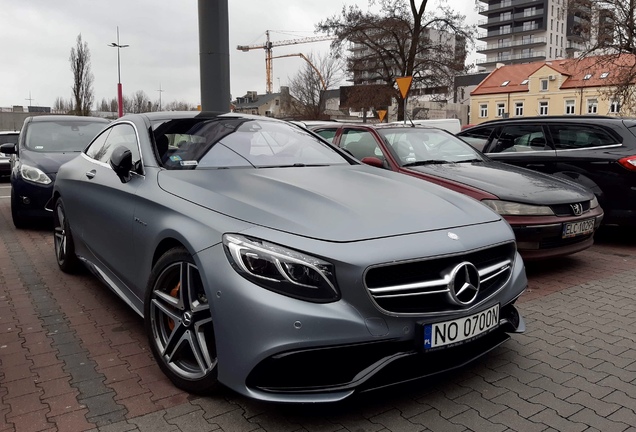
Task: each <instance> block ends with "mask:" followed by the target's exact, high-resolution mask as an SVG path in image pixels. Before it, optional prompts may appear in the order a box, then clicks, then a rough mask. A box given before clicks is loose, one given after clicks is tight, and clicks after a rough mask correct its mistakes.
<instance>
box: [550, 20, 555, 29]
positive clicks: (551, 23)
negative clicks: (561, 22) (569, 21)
mask: <svg viewBox="0 0 636 432" xmlns="http://www.w3.org/2000/svg"><path fill="white" fill-rule="evenodd" d="M550 30H554V20H553V19H551V20H550Z"/></svg>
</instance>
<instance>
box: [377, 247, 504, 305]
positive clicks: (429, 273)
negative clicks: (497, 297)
mask: <svg viewBox="0 0 636 432" xmlns="http://www.w3.org/2000/svg"><path fill="white" fill-rule="evenodd" d="M514 257H515V245H514V243H505V244H501V245H497V246H494V247H489V248H485V249H480V250H476V251H472V252H469V253H462V254H457V255H446V256H441V257H434V258H427V259H421V260H415V261H408V262H402V263H391V264H387V265H381V266H376V267H372V268H370V269H369V270H368V271H367V273H366V275H365V284H366V287H367V289H368V290H369V292H370V293H371V296H372V298H373V299H374V300H375V302H376V303H377V305H378V306H379V307H380V308H381V309H383V310H384V311H387V312H392V313H399V314H422V313H433V312H438V313H447V312H453V311H457V310H462V309H466V306H465V305H458V304H455V303H453V302H452V301H450V300H449V293H450V289H449V282H450V277H451V276H450V275H451V272H452V270H453V269H454V268H455V267H456V266H457V265H458V264H460V263H463V262H469V263H472V264H473V265H474V266H475V267H476V268H477V270H478V272H479V280H480V287H479V292H478V294H477V297H476V298H475V299H474V300H473V301H472V303H471V306H474V305H477V304H479V303H481V302H482V301H483V300H485V299H487V298H489V297H490V296H491V295H493V294H494V293H496V292H497V291H499V289H501V288H502V287H503V285H504V284H505V283H506V282H507V281H508V279H509V278H510V275H511V273H512V264H513V262H514Z"/></svg>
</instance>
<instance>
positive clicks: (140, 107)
mask: <svg viewBox="0 0 636 432" xmlns="http://www.w3.org/2000/svg"><path fill="white" fill-rule="evenodd" d="M130 102H131V106H130V111H127V112H131V113H142V112H147V111H148V102H150V99H149V98H148V95H147V94H146V92H145V91H143V90H137V91H136V92H135V93H134V94H133V95H132V96H131V98H130Z"/></svg>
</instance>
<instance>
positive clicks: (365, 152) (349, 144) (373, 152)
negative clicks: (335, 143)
mask: <svg viewBox="0 0 636 432" xmlns="http://www.w3.org/2000/svg"><path fill="white" fill-rule="evenodd" d="M340 147H341V148H343V149H345V150H347V151H349V153H351V154H352V155H353V156H354V157H355V158H356V159H360V160H361V159H362V158H365V157H369V156H373V157H377V158H379V159H381V160H383V159H384V157H383V155H382V150H381V149H380V147H378V143H377V142H376V140H375V138H374V137H373V135H372V134H371V132H368V131H363V130H355V129H345V130H344V132H343V134H342V138H341V139H340Z"/></svg>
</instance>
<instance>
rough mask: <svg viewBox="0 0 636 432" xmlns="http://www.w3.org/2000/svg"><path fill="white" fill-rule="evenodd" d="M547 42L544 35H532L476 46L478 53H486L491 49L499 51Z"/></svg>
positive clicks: (491, 50)
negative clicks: (529, 37)
mask: <svg viewBox="0 0 636 432" xmlns="http://www.w3.org/2000/svg"><path fill="white" fill-rule="evenodd" d="M547 42H548V39H547V38H545V37H533V38H531V39H529V40H528V39H519V40H516V41H510V42H504V43H501V44H500V43H496V44H487V45H479V46H477V52H478V53H484V54H486V53H488V52H493V51H501V50H506V49H510V48H516V47H524V48H530V47H532V46H539V45H545V44H546V43H547Z"/></svg>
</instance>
